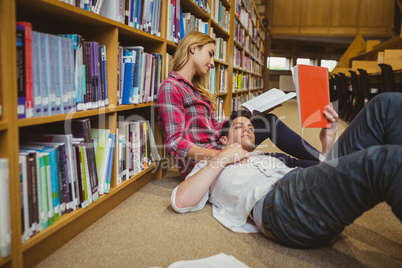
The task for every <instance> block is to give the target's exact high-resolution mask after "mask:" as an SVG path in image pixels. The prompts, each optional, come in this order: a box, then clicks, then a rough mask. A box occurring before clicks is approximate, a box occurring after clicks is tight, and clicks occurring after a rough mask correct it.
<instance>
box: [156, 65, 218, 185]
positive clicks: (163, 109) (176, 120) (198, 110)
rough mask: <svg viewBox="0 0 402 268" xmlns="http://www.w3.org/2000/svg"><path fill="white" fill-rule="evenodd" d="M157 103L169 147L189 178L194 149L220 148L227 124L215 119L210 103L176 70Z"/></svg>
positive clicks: (170, 75) (182, 170)
mask: <svg viewBox="0 0 402 268" xmlns="http://www.w3.org/2000/svg"><path fill="white" fill-rule="evenodd" d="M156 103H157V104H158V109H159V124H160V126H161V128H162V131H163V133H164V135H165V140H166V146H167V149H168V151H169V153H170V155H171V156H172V157H173V158H174V159H175V160H176V164H177V168H178V170H179V171H180V174H181V175H182V177H183V178H185V177H186V176H187V175H188V174H189V173H190V172H191V170H192V169H193V167H194V165H195V164H196V162H195V161H194V160H192V159H187V158H186V157H187V154H188V151H189V150H190V148H191V147H193V146H195V145H196V146H199V147H203V148H210V149H220V145H219V143H218V142H217V140H218V139H219V137H220V130H221V128H222V125H223V123H218V122H217V121H216V120H215V119H214V116H215V114H214V112H213V109H212V107H211V104H210V102H209V101H208V100H206V99H205V98H204V97H203V96H201V94H200V93H199V92H198V90H197V89H196V88H195V87H194V86H193V85H192V84H191V83H190V82H188V81H187V80H185V79H184V78H183V77H182V76H180V75H179V74H178V73H176V72H171V73H170V74H169V77H168V78H167V79H166V80H165V81H163V83H162V84H161V85H160V87H159V89H158V95H157V98H156Z"/></svg>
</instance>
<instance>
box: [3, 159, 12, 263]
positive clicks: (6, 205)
mask: <svg viewBox="0 0 402 268" xmlns="http://www.w3.org/2000/svg"><path fill="white" fill-rule="evenodd" d="M8 164H9V161H8V159H4V158H1V159H0V257H8V256H9V255H10V254H11V214H10V178H9V167H8Z"/></svg>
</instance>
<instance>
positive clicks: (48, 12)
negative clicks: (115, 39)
mask: <svg viewBox="0 0 402 268" xmlns="http://www.w3.org/2000/svg"><path fill="white" fill-rule="evenodd" d="M17 6H18V8H17V11H18V13H17V19H18V20H21V19H23V20H29V21H31V22H35V26H37V27H39V28H45V29H46V32H48V33H59V32H60V29H63V30H65V31H69V30H70V29H74V30H76V29H81V28H82V26H83V25H85V28H86V29H87V28H91V27H94V28H95V27H96V28H98V27H102V28H103V29H110V28H111V27H117V28H119V34H121V35H122V36H133V35H134V36H135V38H136V39H138V41H151V42H155V41H156V42H160V43H163V41H164V39H163V38H161V37H157V36H155V35H152V34H149V33H146V32H144V31H141V30H138V29H135V28H133V27H130V26H128V25H125V24H123V23H120V22H117V21H114V20H112V19H109V18H106V17H104V16H101V15H98V14H96V13H93V12H89V11H86V10H83V9H81V8H79V7H75V6H73V5H70V4H67V3H64V2H61V1H58V0H17ZM38 18H40V20H39V21H38ZM55 22H59V24H57V23H55ZM61 25H62V27H61ZM35 30H36V29H35ZM39 30H41V29H39ZM83 30H84V29H83Z"/></svg>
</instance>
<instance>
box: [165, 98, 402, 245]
mask: <svg viewBox="0 0 402 268" xmlns="http://www.w3.org/2000/svg"><path fill="white" fill-rule="evenodd" d="M400 103H402V94H401V93H383V94H380V95H378V96H377V97H375V98H374V99H372V100H371V101H370V102H369V103H368V105H366V107H365V108H364V109H363V110H362V111H361V112H360V113H359V114H358V116H356V118H355V120H354V121H353V122H352V123H351V124H350V125H349V126H348V128H347V129H346V130H345V131H344V133H343V134H342V135H341V136H340V137H339V139H338V141H337V142H336V143H335V144H334V141H335V137H336V132H337V130H338V114H337V113H336V112H335V110H334V109H333V107H332V105H329V106H327V107H326V111H324V112H323V114H324V116H325V117H326V118H327V120H328V121H329V122H330V123H331V127H330V128H325V129H322V130H321V133H320V141H321V144H322V155H324V156H326V159H325V161H324V162H323V163H321V164H319V165H315V166H310V167H307V168H300V167H299V168H293V167H288V166H287V165H286V163H297V161H296V162H295V161H293V160H292V159H290V158H284V159H282V160H283V161H284V162H283V161H281V160H279V159H278V158H275V157H273V156H270V155H264V154H263V153H261V152H257V151H255V152H253V150H254V139H255V136H254V128H253V125H252V124H251V122H250V120H249V119H250V114H248V113H247V112H245V111H239V112H234V113H232V115H231V117H230V119H229V120H228V121H227V122H226V123H225V125H224V127H223V130H222V136H221V138H220V142H221V143H222V144H224V145H225V148H224V149H222V151H221V152H220V153H218V154H217V155H216V156H215V157H214V158H212V159H210V160H209V161H207V162H206V161H204V162H199V163H198V164H197V165H196V166H195V167H194V169H193V170H192V172H191V173H190V174H189V175H188V176H187V178H186V180H185V181H183V182H181V183H180V184H179V185H178V186H177V187H176V188H175V189H174V190H173V192H172V196H171V205H172V207H173V209H174V210H175V211H176V212H179V213H186V212H192V211H197V210H200V209H202V208H203V207H204V206H205V204H206V202H207V201H209V202H210V203H211V204H212V206H213V216H214V217H215V218H216V219H217V220H218V221H219V222H221V223H222V224H223V225H224V226H225V227H227V228H228V229H230V230H232V231H235V232H259V231H260V232H262V233H263V234H264V235H266V236H267V237H269V238H271V239H273V240H276V241H278V242H280V243H282V244H283V245H286V246H289V247H294V248H310V247H315V246H319V245H321V244H323V243H325V242H327V241H329V240H331V239H333V238H335V237H336V236H337V235H339V234H340V233H341V232H342V231H343V229H344V228H345V227H346V226H347V225H349V224H351V223H352V222H353V221H354V220H355V219H356V218H358V217H359V216H360V215H361V214H363V212H365V211H367V210H369V209H371V208H372V207H374V206H375V205H376V204H378V203H380V202H382V201H386V202H387V203H388V204H389V205H390V206H391V207H392V211H393V212H394V214H395V215H396V216H397V217H398V218H399V220H401V221H402V168H401V167H402V146H401V145H402V135H400V133H402V121H401V120H398V119H397V115H398V114H401V112H402V106H401V105H400ZM299 161H302V160H299ZM285 162H286V163H285ZM384 166H386V167H387V168H384ZM248 219H251V221H250V220H248Z"/></svg>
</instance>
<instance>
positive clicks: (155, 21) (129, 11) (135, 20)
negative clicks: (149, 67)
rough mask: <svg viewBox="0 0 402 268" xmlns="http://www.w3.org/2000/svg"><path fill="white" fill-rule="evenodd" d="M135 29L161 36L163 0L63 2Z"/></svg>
mask: <svg viewBox="0 0 402 268" xmlns="http://www.w3.org/2000/svg"><path fill="white" fill-rule="evenodd" d="M61 1H64V2H67V3H69V4H71V5H74V6H77V7H80V8H82V9H84V10H87V11H90V12H94V13H97V14H100V15H102V16H104V17H107V18H109V19H112V20H115V21H118V22H120V23H124V24H126V25H128V26H130V27H133V28H135V29H139V30H141V31H144V32H147V33H150V34H152V35H155V36H159V37H160V36H161V18H162V15H161V14H162V13H161V12H162V0H61Z"/></svg>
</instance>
